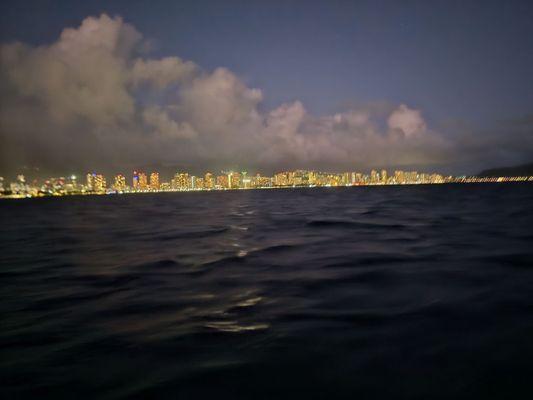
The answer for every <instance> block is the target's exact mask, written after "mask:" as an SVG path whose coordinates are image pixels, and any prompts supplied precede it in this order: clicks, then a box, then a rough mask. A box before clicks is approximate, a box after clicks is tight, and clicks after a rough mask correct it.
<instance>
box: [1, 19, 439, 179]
mask: <svg viewBox="0 0 533 400" xmlns="http://www.w3.org/2000/svg"><path fill="white" fill-rule="evenodd" d="M143 46H144V39H143V37H142V35H141V34H140V33H139V32H138V31H137V30H136V29H135V28H134V27H133V26H131V25H129V24H127V23H125V22H124V21H123V20H122V19H121V18H119V17H115V18H110V17H109V16H107V15H105V14H103V15H102V16H100V17H99V18H95V17H89V18H86V19H85V20H84V21H83V22H82V24H81V26H80V27H78V28H68V29H65V30H64V31H63V32H62V34H61V36H60V37H59V39H58V41H57V42H55V43H53V44H51V45H49V46H40V47H31V46H27V45H24V44H21V43H14V44H5V45H2V46H1V49H0V51H1V60H0V78H1V79H0V82H1V84H0V91H1V95H2V96H1V99H0V102H1V103H0V105H1V109H0V122H1V124H0V127H1V139H2V144H3V148H2V159H3V160H4V161H3V163H4V164H3V165H0V167H2V168H17V167H18V166H19V165H21V164H28V163H41V164H43V165H55V166H58V167H61V165H63V166H64V165H65V164H66V163H74V164H76V163H77V164H78V165H79V166H81V167H86V166H92V167H91V168H98V167H99V165H95V164H98V163H104V162H106V161H109V162H110V163H111V164H116V165H121V164H127V163H129V164H132V163H138V164H144V163H157V162H166V163H182V162H187V163H188V164H189V165H198V166H205V167H209V166H207V165H205V164H206V163H211V162H214V163H217V164H218V165H222V164H225V163H226V164H230V163H235V162H238V163H240V164H241V165H243V166H247V167H263V168H270V169H276V168H278V167H279V168H281V167H285V166H287V167H290V166H295V165H296V164H298V166H308V167H316V166H320V165H323V166H337V167H339V168H347V167H348V166H350V165H351V166H353V165H359V166H361V165H379V164H381V165H392V164H400V163H409V164H413V163H428V162H430V163H435V162H438V161H440V159H441V158H442V157H443V154H441V152H442V150H443V149H445V148H446V146H445V145H444V142H443V140H442V139H441V138H439V137H438V135H436V134H435V133H432V132H430V131H429V130H428V129H427V126H426V123H425V121H424V119H423V117H422V114H421V112H420V111H419V110H416V109H412V108H409V107H407V106H406V105H404V104H400V105H399V106H398V107H396V108H395V109H393V110H392V112H390V113H389V114H388V115H385V116H384V115H383V114H382V112H375V111H373V109H372V107H366V108H365V107H354V108H352V109H350V110H347V111H344V112H341V113H337V114H334V115H331V116H323V117H315V116H313V115H311V114H309V113H308V112H307V111H306V109H305V107H304V105H303V104H302V103H301V102H300V101H295V102H292V103H287V104H282V105H280V106H279V107H277V108H275V109H274V110H271V111H269V112H268V111H267V112H262V111H260V109H261V107H260V105H261V102H262V100H263V93H262V92H261V90H259V89H255V88H249V87H248V86H247V85H246V84H245V83H244V82H243V81H242V80H241V79H239V78H238V77H237V76H236V75H235V74H234V73H232V72H231V71H229V70H228V69H225V68H217V69H215V70H214V71H213V72H208V71H202V70H201V69H200V68H199V67H198V66H196V65H195V64H194V63H193V62H191V61H184V60H182V59H180V58H179V57H175V56H172V57H165V58H162V59H150V58H146V57H145V58H142V59H141V58H138V57H137V53H138V50H139V49H140V48H142V47H143ZM145 89H149V90H150V91H151V93H153V92H154V91H155V92H156V93H157V92H159V91H160V92H161V94H163V93H166V95H161V96H143V90H145ZM169 92H170V96H169V95H168V94H169ZM154 98H155V99H157V100H153V99H154ZM384 125H386V126H388V130H383V129H380V128H379V127H380V126H384Z"/></svg>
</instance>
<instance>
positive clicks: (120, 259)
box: [0, 183, 533, 399]
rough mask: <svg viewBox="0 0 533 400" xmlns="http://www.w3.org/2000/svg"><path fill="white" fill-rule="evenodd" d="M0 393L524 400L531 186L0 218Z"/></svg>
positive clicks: (175, 198)
mask: <svg viewBox="0 0 533 400" xmlns="http://www.w3.org/2000/svg"><path fill="white" fill-rule="evenodd" d="M0 222H1V229H0V239H1V241H0V261H1V267H0V282H1V286H0V312H1V319H0V345H1V347H0V377H1V382H0V384H1V388H0V395H1V397H2V398H3V399H11V398H34V399H42V398H54V399H57V398H65V399H76V398H77V399H79V398H98V399H121V398H139V399H141V398H179V399H200V398H213V399H214V398H228V399H241V398H242V399H280V398H320V399H336V398H339V399H340V398H345V399H356V398H360V399H374V398H379V399H396V398H399V399H431V398H443V399H444V398H446V399H447V398H468V399H471V398H481V399H487V398H499V399H519V398H533V184H527V183H526V184H485V185H437V186H386V187H354V188H322V189H286V190H255V191H253V190H249V191H227V192H202V193H198V192H196V193H192V192H188V193H162V194H139V195H122V196H81V197H63V198H41V199H29V200H17V201H11V200H6V201H1V202H0Z"/></svg>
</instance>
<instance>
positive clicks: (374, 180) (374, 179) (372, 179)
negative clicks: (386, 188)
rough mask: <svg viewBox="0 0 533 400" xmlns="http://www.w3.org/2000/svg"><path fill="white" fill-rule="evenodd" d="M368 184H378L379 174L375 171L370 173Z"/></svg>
mask: <svg viewBox="0 0 533 400" xmlns="http://www.w3.org/2000/svg"><path fill="white" fill-rule="evenodd" d="M370 182H371V183H378V182H379V173H378V171H376V170H375V169H373V170H372V171H370Z"/></svg>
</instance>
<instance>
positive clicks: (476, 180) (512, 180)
mask: <svg viewBox="0 0 533 400" xmlns="http://www.w3.org/2000/svg"><path fill="white" fill-rule="evenodd" d="M498 179H500V180H498ZM502 183H503V184H517V183H533V176H529V177H498V178H489V177H483V178H481V177H472V178H464V179H463V180H460V181H452V182H442V183H389V184H379V183H377V184H362V185H337V186H333V185H329V186H325V185H321V186H305V185H295V186H273V187H254V188H225V189H190V190H179V189H170V190H146V191H125V192H116V191H110V192H106V193H94V192H86V193H68V194H67V193H65V194H45V193H42V194H38V195H35V196H23V195H0V200H4V199H5V200H28V199H40V198H52V197H83V196H120V195H135V194H137V195H147V194H161V193H206V192H238V191H250V190H279V189H285V190H289V189H341V188H359V187H360V188H363V187H387V186H388V187H391V186H394V187H396V186H441V185H469V184H470V185H482V184H502Z"/></svg>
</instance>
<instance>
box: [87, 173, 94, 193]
mask: <svg viewBox="0 0 533 400" xmlns="http://www.w3.org/2000/svg"><path fill="white" fill-rule="evenodd" d="M93 175H94V174H87V190H89V191H91V190H93Z"/></svg>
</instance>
